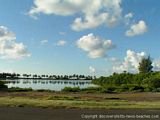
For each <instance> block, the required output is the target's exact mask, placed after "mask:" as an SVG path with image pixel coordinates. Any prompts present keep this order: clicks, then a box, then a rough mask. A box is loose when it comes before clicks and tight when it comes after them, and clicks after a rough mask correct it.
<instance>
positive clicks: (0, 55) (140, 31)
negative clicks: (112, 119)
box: [0, 0, 160, 76]
mask: <svg viewBox="0 0 160 120" xmlns="http://www.w3.org/2000/svg"><path fill="white" fill-rule="evenodd" d="M159 6H160V1H159V0H154V1H153V0H112V1H111V0H94V2H93V0H79V1H72V0H64V1H63V0H62V1H61V2H60V0H23V1H21V2H20V1H19V0H1V1H0V66H1V67H0V71H1V72H18V73H37V74H68V75H69V74H74V73H76V74H85V75H97V76H100V75H109V74H111V73H112V72H122V71H124V70H127V71H129V72H137V67H138V63H139V61H140V60H141V59H142V58H143V57H146V56H147V55H150V56H151V57H152V59H153V66H154V69H155V70H159V69H160V56H159V53H158V51H159V50H160V48H159V45H160V40H159V33H160V30H159V28H160V24H159V21H160V12H159V11H160V7H159Z"/></svg>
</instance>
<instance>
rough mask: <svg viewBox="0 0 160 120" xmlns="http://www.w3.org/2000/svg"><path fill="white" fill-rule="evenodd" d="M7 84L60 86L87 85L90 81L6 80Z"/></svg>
mask: <svg viewBox="0 0 160 120" xmlns="http://www.w3.org/2000/svg"><path fill="white" fill-rule="evenodd" d="M6 82H7V84H32V85H34V84H53V85H56V84H61V85H80V86H82V85H89V84H91V81H88V80H87V81H84V80H83V81H78V80H76V81H69V80H68V81H65V80H64V81H63V80H7V81H6Z"/></svg>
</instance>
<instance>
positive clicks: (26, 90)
mask: <svg viewBox="0 0 160 120" xmlns="http://www.w3.org/2000/svg"><path fill="white" fill-rule="evenodd" d="M8 90H9V92H29V91H32V88H19V87H12V88H9V89H8Z"/></svg>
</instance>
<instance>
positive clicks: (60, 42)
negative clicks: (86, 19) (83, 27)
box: [56, 40, 67, 46]
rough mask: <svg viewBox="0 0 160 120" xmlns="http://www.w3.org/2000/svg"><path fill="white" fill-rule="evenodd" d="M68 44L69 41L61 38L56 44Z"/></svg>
mask: <svg viewBox="0 0 160 120" xmlns="http://www.w3.org/2000/svg"><path fill="white" fill-rule="evenodd" d="M66 44H67V42H66V41H65V40H59V41H58V42H57V44H56V45H57V46H64V45H66Z"/></svg>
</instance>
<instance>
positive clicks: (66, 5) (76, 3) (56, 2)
mask: <svg viewBox="0 0 160 120" xmlns="http://www.w3.org/2000/svg"><path fill="white" fill-rule="evenodd" d="M40 13H43V14H47V15H51V14H54V15H60V16H70V15H75V14H76V15H79V17H78V18H76V19H75V20H74V22H73V24H72V25H71V27H72V29H73V30H76V31H80V30H84V29H91V28H95V27H98V26H100V25H102V24H104V25H107V26H113V25H115V24H117V23H118V21H119V20H120V19H121V13H122V8H121V0H34V6H33V7H32V8H31V10H30V11H29V13H28V14H29V15H30V16H32V17H34V18H36V16H37V14H40Z"/></svg>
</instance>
